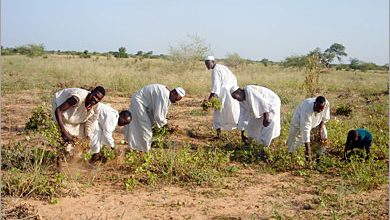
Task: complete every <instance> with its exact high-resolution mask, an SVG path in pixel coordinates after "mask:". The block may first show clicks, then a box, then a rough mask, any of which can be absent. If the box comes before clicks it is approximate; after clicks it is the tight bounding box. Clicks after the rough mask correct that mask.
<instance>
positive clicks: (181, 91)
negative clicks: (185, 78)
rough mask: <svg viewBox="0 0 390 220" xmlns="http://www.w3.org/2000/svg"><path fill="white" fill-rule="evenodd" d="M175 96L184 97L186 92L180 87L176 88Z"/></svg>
mask: <svg viewBox="0 0 390 220" xmlns="http://www.w3.org/2000/svg"><path fill="white" fill-rule="evenodd" d="M175 90H176V92H177V94H179V95H180V96H181V97H184V96H185V95H186V91H184V89H183V88H182V87H177V88H176V89H175Z"/></svg>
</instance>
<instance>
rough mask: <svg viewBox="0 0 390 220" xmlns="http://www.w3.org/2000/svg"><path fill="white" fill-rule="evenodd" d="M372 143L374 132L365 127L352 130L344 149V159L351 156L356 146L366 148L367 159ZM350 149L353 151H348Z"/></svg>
mask: <svg viewBox="0 0 390 220" xmlns="http://www.w3.org/2000/svg"><path fill="white" fill-rule="evenodd" d="M371 144H372V134H371V133H370V132H369V131H368V130H366V129H363V128H358V129H356V130H350V131H349V132H348V136H347V142H346V143H345V149H344V159H345V160H348V159H349V157H350V156H351V154H352V152H353V149H354V148H359V149H363V148H364V149H365V150H366V155H367V156H366V159H368V158H369V155H370V148H371ZM348 151H351V152H350V153H348Z"/></svg>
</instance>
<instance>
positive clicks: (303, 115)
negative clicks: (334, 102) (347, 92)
mask: <svg viewBox="0 0 390 220" xmlns="http://www.w3.org/2000/svg"><path fill="white" fill-rule="evenodd" d="M329 119H330V105H329V102H328V100H326V98H325V97H323V96H318V97H316V98H308V99H305V100H304V101H303V102H302V103H301V104H300V105H299V106H298V107H297V108H296V109H295V112H294V116H293V118H292V120H291V125H290V131H289V135H288V141H287V145H288V151H289V152H290V153H292V152H295V151H296V150H297V149H298V148H299V147H300V146H301V145H302V144H304V145H305V148H306V159H307V160H308V161H311V149H310V132H311V130H312V129H314V128H318V132H319V133H318V136H319V137H320V138H321V139H322V140H327V138H328V132H327V130H326V127H325V123H326V122H327V121H328V120H329ZM316 156H317V157H318V156H319V155H316Z"/></svg>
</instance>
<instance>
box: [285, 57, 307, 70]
mask: <svg viewBox="0 0 390 220" xmlns="http://www.w3.org/2000/svg"><path fill="white" fill-rule="evenodd" d="M305 62H306V56H290V57H287V58H286V59H285V60H284V61H283V62H282V66H283V67H298V68H302V67H304V66H305Z"/></svg>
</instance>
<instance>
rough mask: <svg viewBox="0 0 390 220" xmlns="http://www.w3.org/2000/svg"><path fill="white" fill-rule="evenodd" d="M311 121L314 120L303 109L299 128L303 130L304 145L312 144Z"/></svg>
mask: <svg viewBox="0 0 390 220" xmlns="http://www.w3.org/2000/svg"><path fill="white" fill-rule="evenodd" d="M311 121H312V118H311V117H310V114H309V113H308V112H305V111H304V110H303V109H301V112H300V122H299V123H300V125H299V127H300V129H301V136H302V141H303V143H307V142H310V131H311V124H312V123H311Z"/></svg>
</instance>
